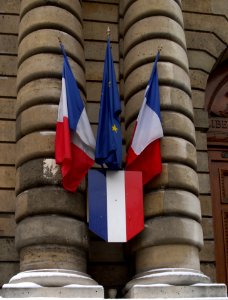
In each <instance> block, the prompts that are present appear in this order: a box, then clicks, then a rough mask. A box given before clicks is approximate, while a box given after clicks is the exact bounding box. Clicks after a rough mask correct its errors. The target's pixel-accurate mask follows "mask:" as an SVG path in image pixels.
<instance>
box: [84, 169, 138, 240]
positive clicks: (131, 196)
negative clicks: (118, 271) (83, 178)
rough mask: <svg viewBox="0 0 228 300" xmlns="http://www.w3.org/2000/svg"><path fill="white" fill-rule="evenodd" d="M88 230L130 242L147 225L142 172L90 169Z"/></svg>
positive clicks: (102, 236) (105, 236)
mask: <svg viewBox="0 0 228 300" xmlns="http://www.w3.org/2000/svg"><path fill="white" fill-rule="evenodd" d="M88 202H89V229H90V230H91V231H93V232H94V233H95V234H97V235H98V236H100V237H101V238H103V239H104V240H105V241H107V242H127V241H128V240H130V239H131V238H132V237H134V236H135V235H136V234H138V233H139V232H140V231H142V230H143V228H144V210H143V190H142V174H141V172H135V171H110V170H105V169H102V170H90V171H89V173H88Z"/></svg>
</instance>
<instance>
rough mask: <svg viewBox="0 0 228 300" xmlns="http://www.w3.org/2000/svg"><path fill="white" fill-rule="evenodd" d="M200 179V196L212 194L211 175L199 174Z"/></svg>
mask: <svg viewBox="0 0 228 300" xmlns="http://www.w3.org/2000/svg"><path fill="white" fill-rule="evenodd" d="M198 178H199V192H200V194H210V192H211V185H210V178H209V174H205V173H199V174H198Z"/></svg>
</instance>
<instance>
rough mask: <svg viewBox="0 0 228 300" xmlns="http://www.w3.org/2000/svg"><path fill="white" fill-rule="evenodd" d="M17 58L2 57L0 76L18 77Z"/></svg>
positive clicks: (0, 58) (0, 60) (0, 56)
mask: <svg viewBox="0 0 228 300" xmlns="http://www.w3.org/2000/svg"><path fill="white" fill-rule="evenodd" d="M16 73H17V57H16V56H11V55H0V76H16Z"/></svg>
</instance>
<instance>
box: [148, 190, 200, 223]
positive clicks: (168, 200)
mask: <svg viewBox="0 0 228 300" xmlns="http://www.w3.org/2000/svg"><path fill="white" fill-rule="evenodd" d="M144 215H145V218H146V219H147V218H150V217H154V216H160V215H181V216H186V217H190V218H193V219H195V220H197V221H200V220H201V209H200V202H199V199H198V198H197V197H196V196H195V195H194V194H192V193H189V192H186V191H182V190H178V189H176V190H165V191H163V190H159V191H152V192H150V193H148V194H145V196H144Z"/></svg>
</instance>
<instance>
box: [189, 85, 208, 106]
mask: <svg viewBox="0 0 228 300" xmlns="http://www.w3.org/2000/svg"><path fill="white" fill-rule="evenodd" d="M204 101H205V93H204V92H202V91H198V90H194V89H193V90H192V104H193V107H194V108H201V109H202V108H204V105H205V104H204Z"/></svg>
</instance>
